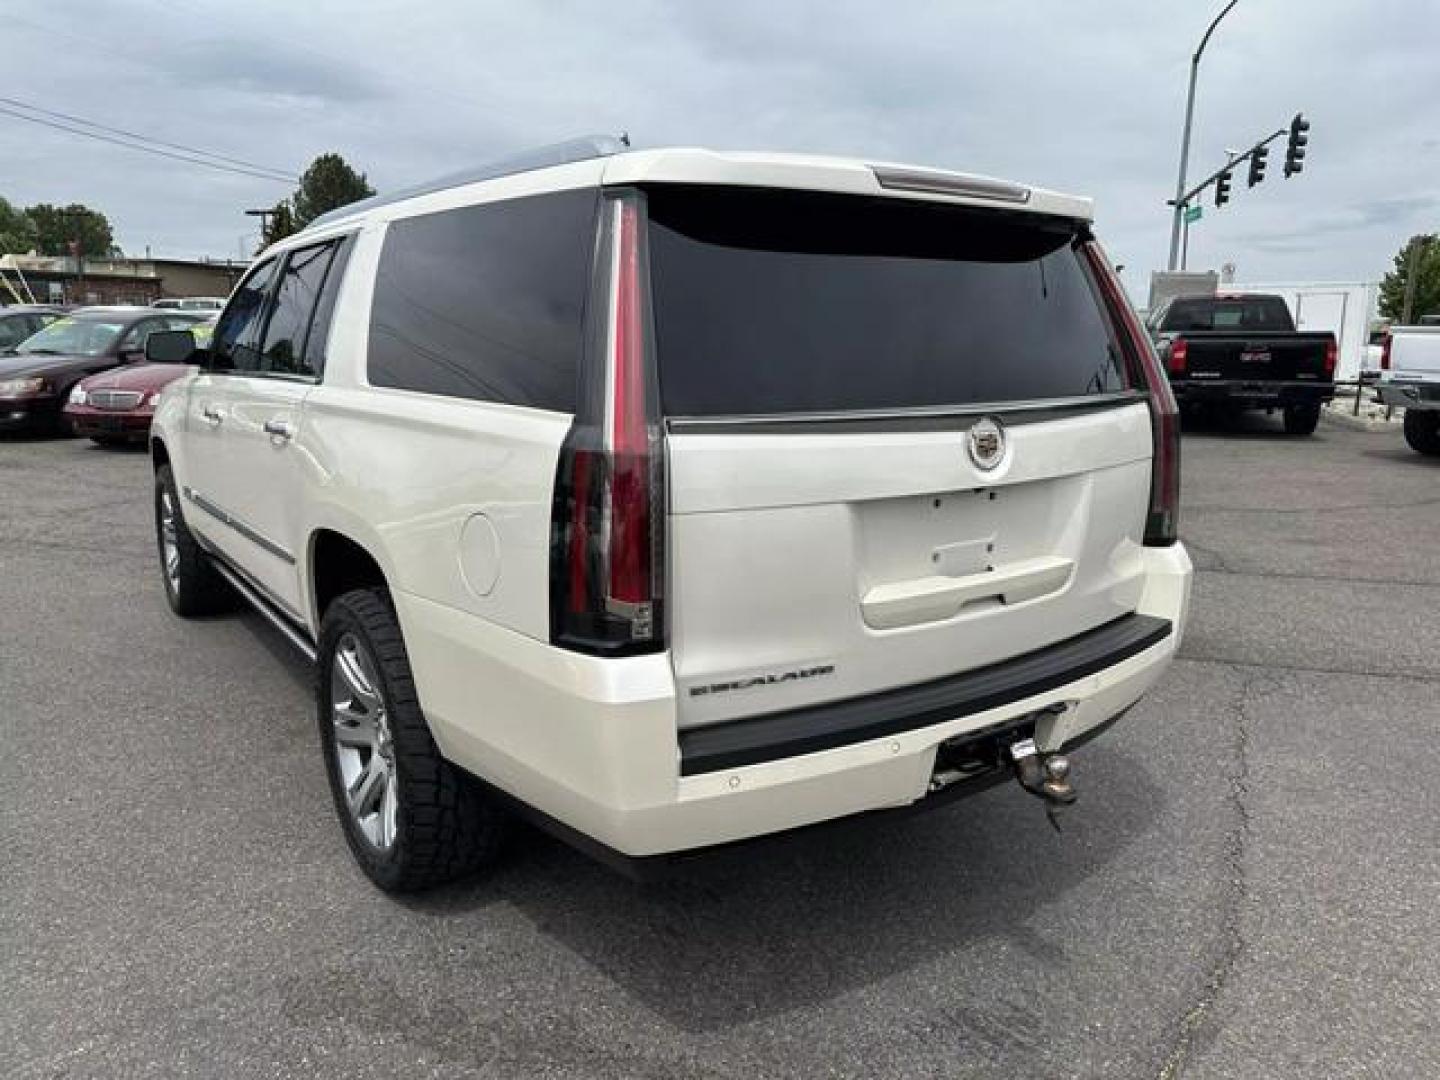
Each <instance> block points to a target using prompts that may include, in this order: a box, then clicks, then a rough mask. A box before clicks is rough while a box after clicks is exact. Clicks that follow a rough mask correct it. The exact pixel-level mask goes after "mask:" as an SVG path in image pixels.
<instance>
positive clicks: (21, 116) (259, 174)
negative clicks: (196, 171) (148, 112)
mask: <svg viewBox="0 0 1440 1080" xmlns="http://www.w3.org/2000/svg"><path fill="white" fill-rule="evenodd" d="M0 114H3V115H6V116H13V117H14V118H15V119H17V120H28V121H29V122H30V123H32V124H40V125H41V126H43V127H49V128H55V129H56V130H58V131H66V132H69V133H70V134H72V135H82V136H84V137H85V138H87V139H98V140H99V141H101V142H107V143H113V144H114V145H115V146H123V147H125V148H126V149H127V150H139V151H141V152H143V153H147V154H155V155H157V156H159V157H166V158H172V159H173V160H175V161H183V162H185V163H186V164H187V165H201V166H204V167H205V168H207V169H215V170H217V171H219V172H228V173H237V174H239V175H241V176H251V177H255V178H257V179H260V180H271V181H274V182H275V183H281V184H293V183H296V182H297V179H298V178H297V177H294V176H288V175H285V174H283V173H279V172H269V171H261V170H258V169H249V168H242V167H240V166H237V165H224V164H221V163H220V162H218V161H204V160H201V159H200V158H196V157H186V156H184V155H183V154H177V153H172V152H171V151H169V150H162V149H160V148H159V147H156V146H147V145H145V144H143V143H138V142H127V141H125V140H124V139H119V138H115V137H113V136H110V135H104V134H101V133H100V132H98V131H86V130H85V129H84V128H79V127H72V126H70V125H69V124H62V123H59V122H57V121H54V120H47V119H45V118H44V117H40V116H30V115H28V114H27V113H23V112H20V111H18V110H16V109H12V108H10V107H9V106H7V105H0Z"/></svg>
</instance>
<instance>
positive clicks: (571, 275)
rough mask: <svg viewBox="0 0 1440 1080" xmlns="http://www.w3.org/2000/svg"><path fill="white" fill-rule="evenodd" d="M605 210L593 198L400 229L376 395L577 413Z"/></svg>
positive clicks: (382, 294)
mask: <svg viewBox="0 0 1440 1080" xmlns="http://www.w3.org/2000/svg"><path fill="white" fill-rule="evenodd" d="M598 200H599V193H598V192H597V191H596V190H595V189H593V188H590V189H581V190H577V191H563V192H557V193H555V194H551V195H536V196H531V197H529V198H524V199H512V200H509V201H506V202H499V203H489V204H486V205H483V206H470V207H464V208H462V209H459V210H448V211H444V212H442V213H438V214H428V215H426V216H424V217H418V218H409V219H406V220H402V221H396V222H393V223H392V224H391V225H390V228H389V231H388V233H387V234H386V237H385V247H384V250H383V251H382V252H381V255H380V268H379V271H378V273H377V275H376V280H375V300H374V305H373V307H372V308H371V313H370V356H369V377H370V382H371V384H372V385H374V386H391V387H397V388H400V389H405V390H419V391H423V392H425V393H430V394H444V395H447V396H450V397H460V398H475V399H479V400H482V401H500V402H506V403H509V404H513V405H530V406H534V407H536V408H541V409H555V410H558V411H562V412H573V411H574V409H575V394H576V390H575V380H576V372H577V370H578V367H579V361H580V354H581V351H582V348H583V339H584V328H583V322H584V308H585V294H586V292H587V289H588V286H589V281H590V259H591V253H592V250H593V248H594V238H595V212H596V207H597V204H598Z"/></svg>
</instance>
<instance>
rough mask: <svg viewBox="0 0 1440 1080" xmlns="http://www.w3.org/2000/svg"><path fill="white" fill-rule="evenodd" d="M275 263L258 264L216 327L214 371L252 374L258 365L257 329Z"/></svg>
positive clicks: (258, 337) (258, 341) (258, 330)
mask: <svg viewBox="0 0 1440 1080" xmlns="http://www.w3.org/2000/svg"><path fill="white" fill-rule="evenodd" d="M274 276H275V260H274V259H270V260H269V261H267V262H263V263H261V264H260V265H259V266H258V267H256V268H255V269H254V270H253V271H251V273H250V276H249V277H248V278H246V279H245V280H244V281H243V282H242V283H241V284H240V287H239V288H238V289H236V290H235V295H234V296H232V297H231V298H230V303H229V304H228V305H226V307H225V313H224V314H223V315H221V316H220V321H219V323H217V324H216V326H215V334H214V336H213V337H212V338H211V341H210V364H209V367H210V368H211V370H213V371H255V370H256V369H257V368H258V367H259V363H260V329H261V327H262V325H263V317H264V314H265V298H266V296H267V295H268V292H269V287H270V281H271V279H272V278H273V277H274Z"/></svg>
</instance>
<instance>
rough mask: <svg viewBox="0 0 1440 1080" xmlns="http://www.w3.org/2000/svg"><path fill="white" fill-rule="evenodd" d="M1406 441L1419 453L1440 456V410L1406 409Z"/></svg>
mask: <svg viewBox="0 0 1440 1080" xmlns="http://www.w3.org/2000/svg"><path fill="white" fill-rule="evenodd" d="M1405 441H1406V442H1407V443H1409V444H1410V449H1411V450H1414V451H1415V452H1416V453H1417V454H1426V455H1428V456H1430V457H1440V410H1434V409H1406V410H1405Z"/></svg>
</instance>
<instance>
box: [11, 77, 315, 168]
mask: <svg viewBox="0 0 1440 1080" xmlns="http://www.w3.org/2000/svg"><path fill="white" fill-rule="evenodd" d="M0 103H4V104H6V105H10V106H13V107H14V108H17V109H24V110H25V111H26V112H33V113H39V114H40V115H42V116H49V117H53V118H54V119H56V120H68V121H70V122H71V123H72V124H82V125H84V126H85V127H89V128H95V129H96V130H98V131H104V132H108V133H109V134H111V135H121V136H124V137H125V138H127V139H136V140H138V141H139V142H145V143H153V144H154V145H156V146H165V147H168V148H170V149H171V150H181V151H184V152H185V153H187V154H194V155H196V156H197V157H203V158H214V159H215V160H216V161H224V162H228V163H229V164H231V165H239V166H240V167H241V168H245V169H255V170H257V171H259V172H265V173H274V174H275V175H277V176H284V177H285V178H286V179H287V180H293V179H294V177H292V176H289V175H288V174H287V173H286V172H285V170H284V169H272V168H270V166H268V165H257V164H256V163H255V162H253V161H246V160H244V159H243V158H233V157H227V156H226V155H224V154H216V153H214V152H212V151H210V150H198V149H196V148H195V147H193V146H185V145H183V144H182V143H172V142H166V141H165V140H164V139H156V138H154V137H153V136H150V135H140V134H137V133H136V132H133V131H126V130H125V129H124V128H117V127H112V126H111V125H109V124H101V123H99V122H98V121H95V120H87V119H85V117H83V116H75V115H73V114H71V113H63V112H56V111H55V110H54V109H42V108H41V107H40V106H39V105H31V104H30V103H29V102H26V101H17V100H16V99H15V98H9V97H4V96H0Z"/></svg>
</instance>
